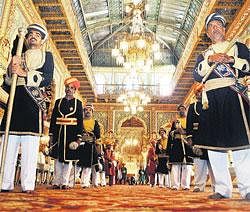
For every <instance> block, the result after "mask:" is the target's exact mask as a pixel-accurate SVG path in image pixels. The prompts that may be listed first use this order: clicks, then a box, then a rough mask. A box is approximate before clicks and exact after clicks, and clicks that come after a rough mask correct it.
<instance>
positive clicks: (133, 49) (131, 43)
mask: <svg viewBox="0 0 250 212" xmlns="http://www.w3.org/2000/svg"><path fill="white" fill-rule="evenodd" d="M133 6H134V7H133V8H132V6H131V10H132V12H131V11H130V13H132V20H131V23H132V24H131V25H132V26H131V28H130V33H128V32H122V33H120V34H118V35H117V38H118V39H117V40H118V41H117V42H116V45H115V48H113V49H112V52H111V55H112V57H114V58H115V60H116V64H117V65H119V66H124V67H125V68H126V69H131V68H134V69H145V68H147V69H149V68H151V67H152V66H153V62H154V61H155V60H159V59H160V58H161V53H160V45H159V43H157V41H156V39H155V36H154V34H152V33H148V32H144V25H143V19H142V9H143V8H141V7H139V6H136V5H133Z"/></svg>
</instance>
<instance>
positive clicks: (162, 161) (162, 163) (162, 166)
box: [155, 139, 168, 174]
mask: <svg viewBox="0 0 250 212" xmlns="http://www.w3.org/2000/svg"><path fill="white" fill-rule="evenodd" d="M160 144H161V139H160V140H158V141H157V143H156V148H155V154H156V155H157V156H158V164H157V167H156V172H158V173H161V174H168V166H167V163H168V156H167V150H166V149H160V148H159V145H160Z"/></svg>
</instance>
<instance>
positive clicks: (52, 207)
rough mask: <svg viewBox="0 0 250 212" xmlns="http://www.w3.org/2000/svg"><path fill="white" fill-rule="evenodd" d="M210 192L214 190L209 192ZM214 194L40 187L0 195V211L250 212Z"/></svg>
mask: <svg viewBox="0 0 250 212" xmlns="http://www.w3.org/2000/svg"><path fill="white" fill-rule="evenodd" d="M207 190H210V188H207ZM209 194H211V192H205V193H193V192H191V191H172V190H169V189H165V188H158V187H155V188H150V187H149V186H139V185H137V186H128V185H125V186H124V185H115V186H112V187H109V186H107V187H105V188H90V189H82V188H80V187H77V188H75V189H71V190H50V189H47V188H46V187H38V188H37V189H36V193H35V194H23V193H20V192H19V190H16V191H15V192H13V193H0V211H72V210H78V211H111V210H112V211H249V210H250V202H247V201H244V200H242V199H240V196H239V194H238V192H237V191H236V190H235V192H234V193H233V198H232V199H226V200H215V201H214V200H208V199H207V196H208V195H209Z"/></svg>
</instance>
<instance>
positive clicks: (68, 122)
mask: <svg viewBox="0 0 250 212" xmlns="http://www.w3.org/2000/svg"><path fill="white" fill-rule="evenodd" d="M56 124H58V125H77V119H76V118H56Z"/></svg>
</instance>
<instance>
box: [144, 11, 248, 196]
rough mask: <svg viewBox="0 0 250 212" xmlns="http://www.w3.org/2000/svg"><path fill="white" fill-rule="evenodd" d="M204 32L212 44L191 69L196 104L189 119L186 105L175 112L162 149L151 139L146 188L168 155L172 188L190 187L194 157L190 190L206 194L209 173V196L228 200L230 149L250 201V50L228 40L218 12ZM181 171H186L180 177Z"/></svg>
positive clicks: (223, 22)
mask: <svg viewBox="0 0 250 212" xmlns="http://www.w3.org/2000/svg"><path fill="white" fill-rule="evenodd" d="M205 28H206V33H207V36H208V37H209V38H210V39H211V41H212V45H211V46H209V48H208V49H207V50H206V51H204V52H203V53H202V54H201V55H199V56H198V58H197V63H196V66H195V68H194V72H193V75H194V79H195V81H197V82H199V83H200V84H198V86H197V87H196V89H195V94H196V101H195V103H193V104H191V105H190V107H189V111H188V114H187V118H185V117H184V116H183V114H182V113H183V112H184V111H183V110H185V107H184V106H181V107H179V108H178V109H179V111H180V116H179V118H178V119H177V120H176V121H174V122H173V124H172V127H171V130H170V133H169V136H168V145H167V148H166V150H164V143H165V142H163V141H161V140H160V141H156V140H155V138H152V141H151V143H152V145H151V147H150V149H149V152H148V166H147V167H148V173H149V174H150V176H152V177H150V184H152V185H153V184H154V176H153V174H154V172H155V170H154V169H155V167H156V164H155V161H156V160H155V159H156V158H158V165H157V167H158V166H161V165H160V164H161V160H162V157H163V158H164V157H165V158H166V157H167V158H168V160H169V164H171V166H172V167H171V172H172V174H173V189H178V188H179V186H180V185H181V187H182V188H183V189H186V188H187V189H188V188H189V186H188V184H187V182H190V163H192V158H193V157H194V158H195V159H194V163H195V167H196V171H195V189H194V191H195V192H198V191H203V190H204V188H205V186H204V185H205V184H204V182H205V181H206V179H207V171H208V173H209V175H210V176H211V179H212V184H213V191H214V193H213V194H212V195H210V196H209V198H210V199H225V198H231V197H232V191H233V185H232V180H231V176H230V172H229V167H228V164H229V163H228V151H229V150H231V151H232V158H233V163H234V170H235V173H236V177H237V184H238V189H239V191H240V194H241V197H242V198H243V199H245V200H250V179H249V177H248V176H250V171H249V170H250V169H247V168H246V167H248V166H249V163H250V149H249V148H250V129H249V124H250V106H249V96H248V94H247V79H248V77H249V75H250V72H249V62H250V54H249V49H248V48H247V46H246V45H244V44H243V43H240V42H229V41H226V38H225V32H226V20H225V19H224V17H223V16H221V15H220V14H217V13H212V14H210V15H209V16H208V17H207V18H206V20H205ZM185 122H186V123H185ZM180 126H181V127H180ZM160 131H161V130H160ZM163 131H164V130H163ZM160 149H162V150H164V151H163V152H164V154H165V155H163V156H162V154H161V153H162V151H161V152H160V154H159V150H160ZM193 154H195V155H196V157H195V156H194V155H193ZM157 156H158V157H157ZM197 156H200V157H198V158H197ZM164 163H165V162H164ZM165 167H166V166H165ZM157 169H158V168H157ZM152 170H153V171H152ZM157 171H158V172H159V170H157ZM180 172H181V173H185V174H184V178H182V176H183V175H182V174H180ZM160 173H164V171H163V170H160ZM165 173H166V172H165Z"/></svg>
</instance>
